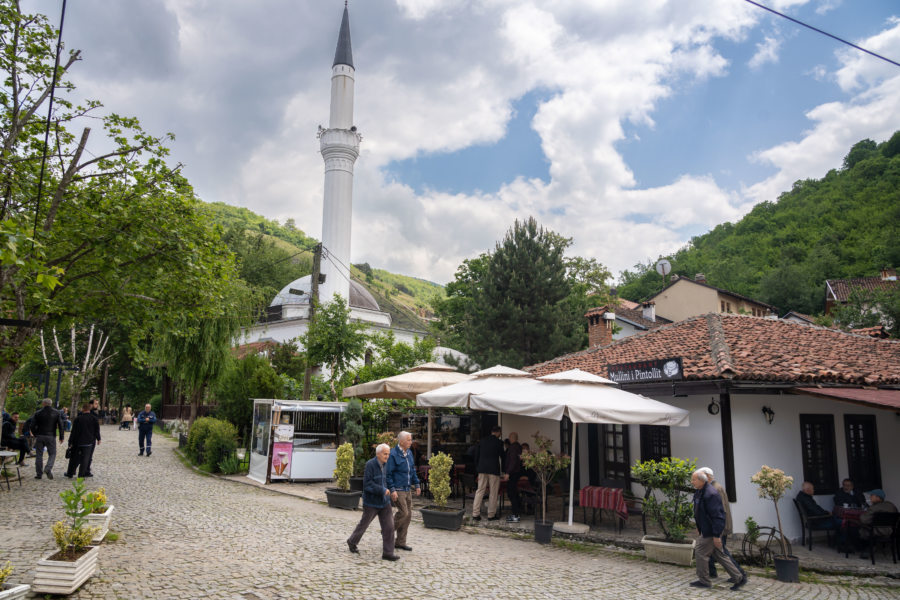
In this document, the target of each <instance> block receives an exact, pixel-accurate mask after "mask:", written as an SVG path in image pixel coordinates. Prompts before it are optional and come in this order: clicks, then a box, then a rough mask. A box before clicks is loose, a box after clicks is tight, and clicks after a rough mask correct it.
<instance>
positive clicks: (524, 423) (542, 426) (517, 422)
mask: <svg viewBox="0 0 900 600" xmlns="http://www.w3.org/2000/svg"><path fill="white" fill-rule="evenodd" d="M500 427H501V428H502V429H503V432H502V433H501V435H502V436H503V439H506V438H507V437H508V436H509V432H510V431H515V432H516V433H518V434H519V443H520V444H522V443H528V445H529V446H530V447H531V449H532V450H534V449H535V445H534V432H536V431H538V432H540V434H541V435H543V436H546V437H549V438H550V439H551V440H553V452H559V421H554V420H553V419H539V418H537V417H525V416H522V415H510V414H501V415H500ZM578 435H581V430H580V429H579V430H578ZM585 435H587V434H585ZM579 449H580V448H579Z"/></svg>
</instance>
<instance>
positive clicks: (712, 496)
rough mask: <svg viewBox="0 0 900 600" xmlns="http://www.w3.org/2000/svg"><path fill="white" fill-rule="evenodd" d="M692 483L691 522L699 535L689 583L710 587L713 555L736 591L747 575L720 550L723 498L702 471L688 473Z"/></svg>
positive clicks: (722, 527) (722, 532) (722, 528)
mask: <svg viewBox="0 0 900 600" xmlns="http://www.w3.org/2000/svg"><path fill="white" fill-rule="evenodd" d="M691 485H692V486H693V487H694V490H695V491H694V521H695V522H696V523H697V530H698V531H699V532H700V538H699V539H698V540H697V545H696V546H695V548H694V552H695V553H696V555H697V581H692V582H691V586H693V587H700V588H708V587H712V583H711V582H710V580H709V559H710V556H712V557H714V558H715V559H716V561H717V562H718V563H719V564H720V565H722V566H723V567H724V568H725V570H726V571H728V574H729V575H731V579H729V581H731V583H732V584H733V585H732V586H731V589H732V590H735V591H737V590H739V589H741V587H743V585H744V584H745V583H747V576H746V575H744V574H743V573H741V571H740V569H738V566H737V565H736V564H734V561H732V560H731V558H730V557H729V556H728V555H727V554H726V553H725V552H724V551H723V548H724V546H723V544H722V535H723V534H724V532H725V508H724V506H723V504H722V498H721V497H720V496H719V493H718V492H717V491H716V488H714V487H713V486H712V485H710V484H709V477H707V475H706V473H704V472H703V471H699V470H698V471H694V473H693V474H692V475H691Z"/></svg>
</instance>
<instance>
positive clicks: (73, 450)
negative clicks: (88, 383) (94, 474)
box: [66, 402, 100, 479]
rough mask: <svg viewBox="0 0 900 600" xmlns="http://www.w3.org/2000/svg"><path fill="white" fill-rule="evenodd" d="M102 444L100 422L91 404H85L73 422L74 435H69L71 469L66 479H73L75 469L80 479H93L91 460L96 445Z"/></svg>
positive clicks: (67, 470)
mask: <svg viewBox="0 0 900 600" xmlns="http://www.w3.org/2000/svg"><path fill="white" fill-rule="evenodd" d="M99 443H100V422H99V421H97V417H95V416H94V415H92V414H91V403H90V402H85V403H84V404H83V405H82V407H81V412H80V413H78V416H77V417H75V421H73V422H72V433H71V434H70V435H69V448H70V454H69V467H68V468H67V469H66V477H68V478H70V479H71V478H72V477H73V476H74V475H75V469H76V468H77V469H78V476H79V477H91V474H90V472H89V471H88V469H90V465H91V458H92V456H93V454H94V445H95V444H99Z"/></svg>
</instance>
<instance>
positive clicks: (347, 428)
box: [341, 398, 368, 492]
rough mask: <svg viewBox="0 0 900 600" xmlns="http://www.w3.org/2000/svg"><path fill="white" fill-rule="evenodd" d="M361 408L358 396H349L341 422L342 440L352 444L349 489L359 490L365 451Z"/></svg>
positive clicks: (361, 484) (360, 489) (361, 482)
mask: <svg viewBox="0 0 900 600" xmlns="http://www.w3.org/2000/svg"><path fill="white" fill-rule="evenodd" d="M362 419H363V409H362V403H361V402H360V401H359V399H358V398H351V399H350V401H349V402H348V403H347V408H346V409H345V410H344V414H343V415H341V423H342V424H343V425H344V441H345V442H349V443H350V444H352V445H353V451H354V457H353V470H352V472H351V474H350V489H351V490H354V491H358V492H361V491H362V486H363V478H362V473H363V470H364V469H365V468H366V461H367V460H368V459H367V458H366V453H365V451H364V448H363V438H364V437H365V434H366V432H365V429H363V425H362Z"/></svg>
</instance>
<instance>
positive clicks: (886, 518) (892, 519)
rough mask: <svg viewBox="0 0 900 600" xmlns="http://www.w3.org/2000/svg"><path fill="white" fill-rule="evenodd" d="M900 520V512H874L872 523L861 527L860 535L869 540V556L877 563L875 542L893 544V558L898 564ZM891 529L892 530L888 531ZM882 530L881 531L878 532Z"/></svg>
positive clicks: (873, 562)
mask: <svg viewBox="0 0 900 600" xmlns="http://www.w3.org/2000/svg"><path fill="white" fill-rule="evenodd" d="M898 522H900V513H874V514H873V515H872V523H871V524H870V525H863V526H862V527H861V528H860V531H859V533H860V537H862V539H864V540H866V541H868V542H869V557H871V559H872V564H873V565H874V564H875V544H885V543H886V544H889V545H890V546H891V558H892V559H893V560H894V564H897V524H898ZM888 529H890V531H888ZM878 531H880V532H881V533H880V534H879V533H877V532H878Z"/></svg>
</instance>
